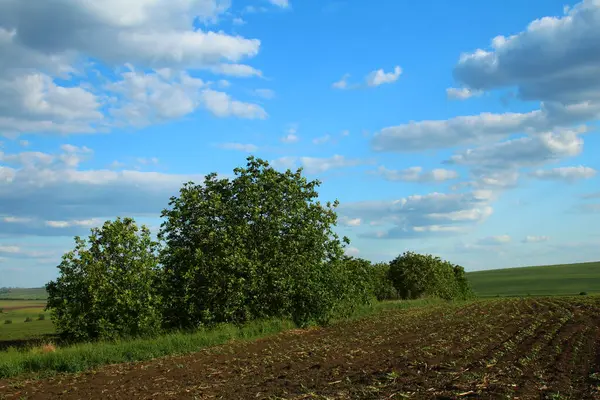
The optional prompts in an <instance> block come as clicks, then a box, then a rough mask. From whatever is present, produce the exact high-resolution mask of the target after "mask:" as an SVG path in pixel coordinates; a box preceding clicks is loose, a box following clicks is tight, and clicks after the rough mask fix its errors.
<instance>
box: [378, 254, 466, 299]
mask: <svg viewBox="0 0 600 400" xmlns="http://www.w3.org/2000/svg"><path fill="white" fill-rule="evenodd" d="M389 276H390V279H391V281H392V283H393V285H394V287H395V288H396V290H397V291H398V294H399V295H400V297H401V298H403V299H417V298H420V297H424V296H431V297H439V298H442V299H446V300H453V299H467V298H470V297H473V291H472V289H471V287H470V285H469V282H468V280H467V278H466V276H465V271H464V269H463V268H462V267H461V266H458V265H453V264H452V263H450V262H448V261H443V260H442V259H440V258H439V257H434V256H432V255H429V254H427V255H424V254H417V253H413V252H405V253H404V254H401V255H399V256H398V257H396V258H395V259H394V260H392V261H391V262H390V272H389Z"/></svg>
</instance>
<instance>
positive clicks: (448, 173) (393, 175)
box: [372, 166, 458, 183]
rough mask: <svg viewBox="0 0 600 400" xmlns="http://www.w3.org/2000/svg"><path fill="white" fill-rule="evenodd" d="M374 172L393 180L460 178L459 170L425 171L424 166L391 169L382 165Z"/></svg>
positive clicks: (436, 180) (418, 180)
mask: <svg viewBox="0 0 600 400" xmlns="http://www.w3.org/2000/svg"><path fill="white" fill-rule="evenodd" d="M372 173H375V174H378V175H381V176H382V177H383V178H384V179H386V180H388V181H392V182H423V183H425V182H427V183H429V182H444V181H447V180H451V179H456V178H458V172H456V171H453V170H449V169H443V168H435V169H432V170H431V171H424V170H423V168H422V167H410V168H407V169H403V170H391V169H387V168H385V167H384V166H380V167H379V168H378V169H377V170H376V171H373V172H372Z"/></svg>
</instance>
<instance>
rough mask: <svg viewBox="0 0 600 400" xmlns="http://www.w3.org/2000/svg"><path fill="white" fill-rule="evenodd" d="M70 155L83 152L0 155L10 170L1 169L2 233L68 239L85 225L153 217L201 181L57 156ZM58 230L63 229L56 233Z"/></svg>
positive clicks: (64, 147)
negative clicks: (189, 183)
mask: <svg viewBox="0 0 600 400" xmlns="http://www.w3.org/2000/svg"><path fill="white" fill-rule="evenodd" d="M67 151H70V152H71V153H68V152H67ZM74 151H75V152H76V153H75V154H81V153H82V152H85V150H82V149H81V148H76V147H74V146H63V150H62V152H60V153H57V154H46V153H39V154H37V155H36V156H35V157H24V156H23V153H17V154H3V156H2V157H3V159H6V158H8V159H10V160H12V164H14V166H13V167H0V210H10V214H8V215H6V214H5V215H0V232H1V233H7V234H39V235H65V236H72V235H73V234H77V233H78V232H79V233H80V232H81V229H82V228H83V227H84V226H86V222H84V221H90V220H95V219H97V218H113V217H115V216H117V215H131V216H144V215H157V214H158V213H159V212H160V210H161V209H162V208H164V207H165V206H166V205H167V203H168V199H169V197H170V196H172V195H175V194H176V193H177V192H178V190H179V188H180V187H181V185H182V184H183V183H184V182H187V181H190V180H192V181H196V182H199V181H201V180H202V179H203V176H202V175H191V174H190V175H176V174H164V173H158V172H140V171H133V170H121V171H114V170H108V169H100V170H96V169H85V170H83V169H80V167H79V162H72V160H70V159H68V158H64V157H61V155H64V154H72V153H73V152H74ZM85 154H87V155H88V156H89V157H91V154H92V152H91V151H90V150H89V149H88V150H87V152H85ZM39 199H43V201H39ZM46 221H49V222H48V223H46ZM65 221H66V223H65ZM57 226H60V227H62V229H60V232H56V227H57ZM78 229H79V230H78Z"/></svg>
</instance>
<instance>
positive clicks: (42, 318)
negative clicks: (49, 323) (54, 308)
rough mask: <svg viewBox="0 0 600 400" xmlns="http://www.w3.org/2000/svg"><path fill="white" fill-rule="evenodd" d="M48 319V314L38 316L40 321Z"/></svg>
mask: <svg viewBox="0 0 600 400" xmlns="http://www.w3.org/2000/svg"><path fill="white" fill-rule="evenodd" d="M45 319H46V314H40V315H38V321H43V320H45Z"/></svg>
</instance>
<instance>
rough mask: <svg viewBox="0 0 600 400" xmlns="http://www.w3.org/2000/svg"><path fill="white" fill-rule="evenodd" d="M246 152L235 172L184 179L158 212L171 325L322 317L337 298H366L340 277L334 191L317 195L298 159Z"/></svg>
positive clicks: (168, 323)
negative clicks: (330, 198)
mask: <svg viewBox="0 0 600 400" xmlns="http://www.w3.org/2000/svg"><path fill="white" fill-rule="evenodd" d="M247 161H248V162H247V165H246V168H236V169H235V170H234V175H235V177H234V178H232V179H219V178H217V175H216V174H214V173H213V174H209V175H208V176H206V178H205V180H204V184H202V185H196V184H194V183H192V182H189V183H187V184H185V185H184V186H183V187H182V189H181V190H180V193H179V197H172V198H171V201H170V202H169V208H167V209H165V210H163V212H162V217H163V218H165V222H164V223H163V225H162V227H161V232H160V234H159V237H160V238H161V239H162V240H164V242H165V244H166V246H165V248H164V251H163V252H162V254H161V263H162V265H163V268H164V279H163V286H162V288H163V298H164V299H165V302H166V303H165V312H164V322H165V325H166V327H169V328H173V327H176V328H193V327H196V326H198V325H206V324H214V323H220V322H236V323H240V322H244V321H246V320H250V319H256V318H270V317H291V318H293V319H294V320H295V321H296V322H297V323H299V324H306V323H308V322H310V321H321V322H324V321H327V320H328V319H330V318H331V316H332V314H333V313H335V312H336V310H339V308H340V307H339V305H340V304H342V303H344V304H347V303H348V302H352V301H354V300H350V299H358V298H362V297H361V296H360V295H357V296H355V295H354V294H352V293H351V292H352V291H353V290H356V288H355V287H354V286H350V287H345V286H344V285H342V284H340V282H339V281H338V279H342V280H344V279H346V275H344V272H343V268H342V265H343V243H342V240H340V238H339V237H338V236H337V235H336V234H335V233H334V232H333V230H332V227H333V226H334V225H335V224H336V221H337V215H336V213H335V208H336V207H337V205H338V203H337V201H336V202H334V203H327V204H321V203H320V202H319V201H317V197H318V193H317V191H316V189H317V187H318V186H319V185H320V182H319V181H308V180H307V179H306V178H305V177H303V176H302V170H301V169H299V170H297V171H296V172H292V171H290V170H287V171H286V172H278V171H276V170H275V169H273V168H272V167H270V166H269V164H268V163H267V162H266V161H263V160H260V159H255V158H254V157H249V158H248V159H247ZM343 242H344V243H349V241H348V240H347V239H346V238H344V239H343ZM340 276H342V278H340ZM344 282H346V280H344ZM357 301H358V300H357Z"/></svg>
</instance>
